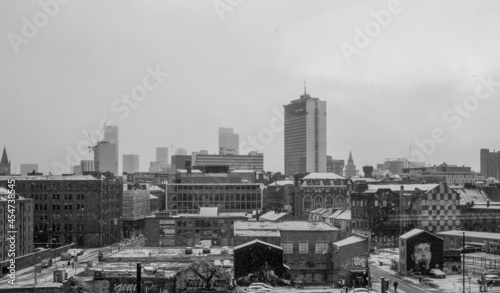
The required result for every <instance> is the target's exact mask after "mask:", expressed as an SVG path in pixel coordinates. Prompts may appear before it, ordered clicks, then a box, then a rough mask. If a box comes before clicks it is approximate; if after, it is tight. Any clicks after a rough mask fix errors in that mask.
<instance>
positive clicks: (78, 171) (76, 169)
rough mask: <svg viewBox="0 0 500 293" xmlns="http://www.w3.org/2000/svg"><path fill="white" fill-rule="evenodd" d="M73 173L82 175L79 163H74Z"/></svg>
mask: <svg viewBox="0 0 500 293" xmlns="http://www.w3.org/2000/svg"><path fill="white" fill-rule="evenodd" d="M72 171H73V174H75V175H83V171H82V166H81V165H76V166H73V170H72Z"/></svg>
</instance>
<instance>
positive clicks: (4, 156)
mask: <svg viewBox="0 0 500 293" xmlns="http://www.w3.org/2000/svg"><path fill="white" fill-rule="evenodd" d="M8 164H9V158H8V157H7V150H6V149H5V146H3V154H2V159H1V160H0V165H8Z"/></svg>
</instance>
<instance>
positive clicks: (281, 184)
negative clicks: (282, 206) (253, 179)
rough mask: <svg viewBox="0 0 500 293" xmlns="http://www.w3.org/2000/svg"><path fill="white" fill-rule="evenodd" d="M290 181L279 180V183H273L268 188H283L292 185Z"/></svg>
mask: <svg viewBox="0 0 500 293" xmlns="http://www.w3.org/2000/svg"><path fill="white" fill-rule="evenodd" d="M293 184H294V183H293V181H292V180H280V181H274V182H273V183H271V184H269V185H268V186H284V185H293Z"/></svg>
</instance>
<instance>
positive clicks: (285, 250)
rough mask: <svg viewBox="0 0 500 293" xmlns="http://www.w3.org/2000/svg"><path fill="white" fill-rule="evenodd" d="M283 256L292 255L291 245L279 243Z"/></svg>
mask: <svg viewBox="0 0 500 293" xmlns="http://www.w3.org/2000/svg"><path fill="white" fill-rule="evenodd" d="M281 247H282V248H283V254H293V243H281Z"/></svg>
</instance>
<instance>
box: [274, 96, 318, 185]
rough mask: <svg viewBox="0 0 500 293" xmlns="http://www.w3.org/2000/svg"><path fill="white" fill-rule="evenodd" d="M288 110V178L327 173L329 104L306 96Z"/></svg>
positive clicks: (286, 146) (286, 111)
mask: <svg viewBox="0 0 500 293" xmlns="http://www.w3.org/2000/svg"><path fill="white" fill-rule="evenodd" d="M283 107H284V110H285V174H286V175H287V176H291V175H293V174H295V173H305V172H310V173H315V172H316V173H318V172H320V173H324V172H326V102H325V101H321V100H320V99H318V98H312V97H311V96H309V95H308V94H307V91H306V88H305V87H304V94H303V95H301V96H300V99H298V100H293V101H291V102H290V104H288V105H285V106H283Z"/></svg>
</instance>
